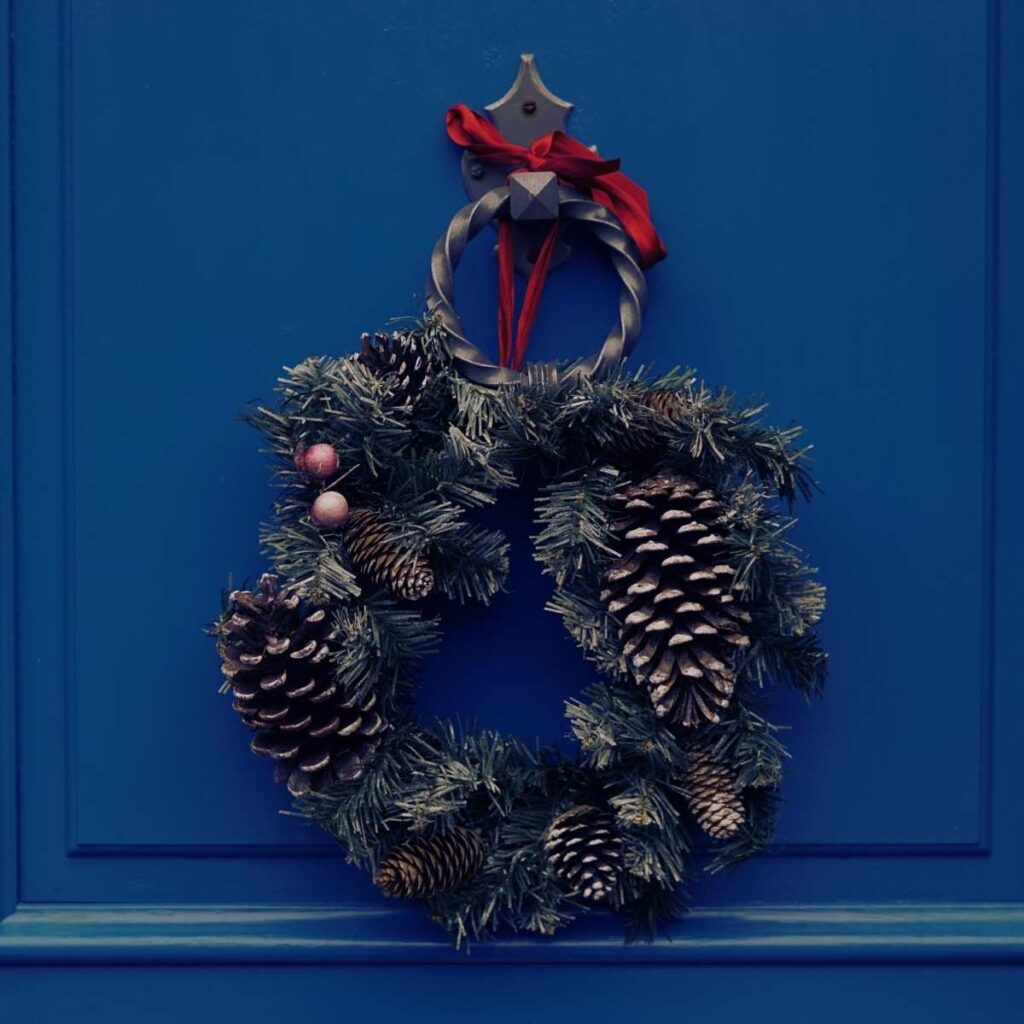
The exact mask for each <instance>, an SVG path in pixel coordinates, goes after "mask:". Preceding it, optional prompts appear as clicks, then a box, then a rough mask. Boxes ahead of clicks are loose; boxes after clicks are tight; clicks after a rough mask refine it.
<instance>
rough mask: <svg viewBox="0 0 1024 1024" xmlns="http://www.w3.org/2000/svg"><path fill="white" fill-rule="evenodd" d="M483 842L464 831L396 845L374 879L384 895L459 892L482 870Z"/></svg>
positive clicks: (403, 896) (408, 896)
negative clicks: (455, 890) (461, 887)
mask: <svg viewBox="0 0 1024 1024" xmlns="http://www.w3.org/2000/svg"><path fill="white" fill-rule="evenodd" d="M484 853H485V851H484V842H483V839H481V838H480V835H479V833H477V832H473V831H470V830H469V829H467V828H454V829H452V830H451V831H450V832H445V833H443V834H442V835H438V836H432V837H430V838H419V839H410V840H408V841H407V842H404V843H400V844H399V845H398V846H396V847H395V848H394V849H393V850H392V851H391V852H390V853H389V854H388V855H387V857H386V858H385V859H384V860H383V861H382V862H381V864H380V866H379V867H378V868H377V873H376V875H375V876H374V881H375V882H376V884H377V887H378V888H379V889H380V890H381V892H383V893H384V895H385V896H390V897H392V898H395V899H423V898H425V897H427V896H436V895H438V894H439V893H443V892H451V891H452V890H453V889H458V888H459V887H460V886H462V885H464V884H465V883H466V882H468V881H469V880H470V879H471V878H473V877H474V876H475V875H476V874H477V873H478V872H479V871H480V868H481V867H483V863H484Z"/></svg>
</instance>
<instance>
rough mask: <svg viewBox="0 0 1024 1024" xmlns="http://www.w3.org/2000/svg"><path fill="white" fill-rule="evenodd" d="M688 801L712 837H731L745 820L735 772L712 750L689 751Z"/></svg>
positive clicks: (687, 771) (686, 780) (704, 828)
mask: <svg viewBox="0 0 1024 1024" xmlns="http://www.w3.org/2000/svg"><path fill="white" fill-rule="evenodd" d="M684 787H685V795H686V803H687V805H688V806H689V808H690V813H691V814H693V816H694V817H695V818H696V819H697V824H698V825H700V827H701V828H702V829H703V830H704V831H705V832H707V834H708V835H709V836H711V838H712V839H728V838H729V836H731V835H732V834H733V833H734V832H735V831H736V830H737V829H738V828H739V827H740V825H742V824H743V822H744V821H745V820H746V812H745V811H744V808H743V799H742V797H741V796H740V787H739V783H738V782H737V780H736V774H735V772H733V770H732V769H731V768H730V767H729V766H728V765H727V764H723V763H722V762H721V761H719V760H718V759H717V758H716V757H715V756H714V754H712V753H711V751H709V750H702V749H700V748H697V749H695V750H691V751H689V752H688V765H687V770H686V776H685V780H684Z"/></svg>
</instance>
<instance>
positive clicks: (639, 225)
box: [446, 103, 668, 267]
mask: <svg viewBox="0 0 1024 1024" xmlns="http://www.w3.org/2000/svg"><path fill="white" fill-rule="evenodd" d="M446 124H447V127H448V137H449V138H450V139H451V140H452V142H454V143H455V144H456V145H457V146H462V147H463V148H464V149H468V150H469V151H470V152H471V153H472V154H473V155H474V156H478V157H479V158H480V159H481V160H483V161H485V162H486V163H489V164H502V165H509V166H513V167H523V168H526V169H527V170H530V171H554V172H555V174H557V175H558V177H559V178H560V179H561V180H562V181H563V182H565V183H567V184H569V185H571V186H573V187H574V188H578V189H579V190H580V191H581V192H585V193H587V195H589V196H590V197H591V198H592V199H593V200H594V201H595V202H598V203H600V204H601V205H602V206H605V207H607V208H608V209H609V210H610V211H611V212H612V213H614V214H615V216H616V217H618V218H619V220H620V221H622V226H623V227H624V228H625V229H626V231H627V232H628V233H629V236H630V238H632V239H633V241H634V243H635V244H636V247H637V250H638V251H639V253H640V262H641V263H642V264H643V266H644V267H650V266H653V265H654V264H655V263H657V262H658V261H659V260H663V259H664V258H665V257H666V256H667V255H668V252H667V250H666V249H665V245H664V243H663V242H662V240H661V239H660V238H659V237H658V232H657V231H655V230H654V224H653V223H652V222H651V211H650V204H649V203H648V200H647V192H646V191H645V190H644V189H643V188H641V187H640V186H639V185H638V184H637V183H636V182H635V181H633V180H632V179H631V178H627V177H626V175H625V174H623V173H622V172H621V171H620V170H619V161H618V160H617V159H616V160H605V159H603V158H602V157H600V156H598V155H597V154H596V153H594V152H592V151H591V150H589V149H587V147H586V146H584V145H583V143H582V142H580V141H579V140H577V139H574V138H573V137H572V136H571V135H566V134H565V132H551V133H550V134H549V135H545V136H543V137H542V138H539V139H537V141H536V142H533V143H531V145H530V146H529V147H526V146H517V145H515V144H514V143H512V142H509V141H508V139H506V138H505V136H504V135H502V134H501V132H499V131H498V129H497V128H496V127H495V125H494V124H493V123H492V122H491V121H489V120H488V119H487V118H486V117H484V116H483V115H482V114H478V113H476V111H475V110H470V108H469V107H467V106H466V105H465V104H464V103H457V104H456V105H455V106H454V107H451V108H450V109H449V111H448V114H447V116H446Z"/></svg>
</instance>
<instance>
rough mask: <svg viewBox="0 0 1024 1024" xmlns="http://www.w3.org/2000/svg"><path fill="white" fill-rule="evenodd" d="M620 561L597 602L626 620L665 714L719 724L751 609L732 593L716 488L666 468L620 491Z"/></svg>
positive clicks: (642, 677) (637, 668)
mask: <svg viewBox="0 0 1024 1024" xmlns="http://www.w3.org/2000/svg"><path fill="white" fill-rule="evenodd" d="M614 500H615V502H616V504H617V505H619V506H621V508H622V518H621V519H620V520H619V521H618V522H616V523H615V524H614V525H613V529H614V531H615V533H616V534H617V535H618V537H619V542H620V544H619V549H620V551H622V552H623V555H622V557H621V558H620V559H619V560H618V561H617V562H615V563H614V564H613V565H612V567H611V569H610V570H609V571H608V574H607V577H606V589H605V590H604V591H603V592H602V594H601V599H602V600H603V601H604V602H605V603H606V606H607V608H608V610H609V611H610V612H611V613H612V614H614V615H617V616H618V617H619V620H620V622H621V623H622V628H621V633H620V635H621V637H622V641H623V651H624V653H625V654H626V657H627V658H628V659H629V664H630V667H631V670H632V672H633V675H634V676H635V677H636V679H637V681H638V682H639V683H642V684H644V685H646V687H647V689H648V692H649V694H650V698H651V703H652V704H653V705H654V709H655V711H656V712H657V714H658V715H659V716H660V717H664V718H666V719H668V721H670V722H672V723H674V724H678V725H682V726H687V727H692V726H696V725H699V724H700V723H701V722H703V721H709V722H717V721H718V720H719V711H720V710H721V709H722V708H725V707H727V706H728V704H729V698H730V697H731V696H732V692H733V688H734V685H735V672H734V669H733V665H734V658H735V651H736V648H738V647H743V646H746V645H747V644H749V643H750V638H749V637H748V636H747V634H746V631H745V628H746V623H748V622H749V621H750V615H749V614H748V613H747V612H745V611H744V610H743V609H742V608H739V607H738V606H737V605H736V603H735V602H734V600H733V595H732V594H731V593H730V590H729V588H730V586H731V585H732V582H733V577H734V576H735V571H736V570H735V569H734V568H733V567H732V566H731V565H729V564H728V562H727V554H726V550H725V542H724V541H723V539H722V537H721V536H719V535H718V534H717V533H716V532H715V531H716V528H719V527H721V526H722V525H724V514H723V511H722V507H721V505H720V504H719V503H718V501H717V500H716V498H715V496H714V494H713V493H712V492H711V491H708V490H703V489H702V488H701V487H700V485H699V484H697V483H695V482H694V481H692V480H688V479H687V478H685V477H683V476H679V475H678V474H676V473H671V472H668V471H663V472H661V473H658V474H657V475H656V476H653V477H650V478H649V479H647V480H644V481H642V482H640V483H638V484H636V485H634V486H632V487H628V488H626V490H625V491H624V492H622V493H621V494H618V495H616V496H615V499H614Z"/></svg>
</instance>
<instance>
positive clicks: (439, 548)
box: [216, 321, 825, 940]
mask: <svg viewBox="0 0 1024 1024" xmlns="http://www.w3.org/2000/svg"><path fill="white" fill-rule="evenodd" d="M446 340H447V335H446V333H445V332H444V330H443V329H442V328H441V327H439V326H438V324H437V323H436V321H428V322H427V323H426V324H424V325H422V326H421V327H419V328H417V329H414V330H410V331H405V332H398V333H394V334H392V335H390V336H385V335H377V336H373V337H364V339H363V344H362V349H361V351H360V352H359V353H358V354H354V355H350V356H346V357H343V358H315V359H308V360H306V361H305V362H303V363H301V364H300V365H298V366H297V367H295V368H294V369H292V370H290V371H289V372H288V374H287V376H286V377H284V379H283V380H282V381H281V383H280V392H281V396H282V401H281V404H280V406H279V407H278V408H267V407H262V406H260V407H256V408H254V409H252V410H251V411H250V413H249V419H250V420H251V422H252V423H253V424H254V425H255V426H256V427H257V428H258V429H259V430H260V431H261V432H262V434H263V435H264V437H265V438H266V440H267V442H268V444H269V450H270V452H271V453H272V454H273V456H274V458H275V460H276V463H277V482H278V484H279V486H280V488H281V494H280V497H279V499H278V501H277V503H276V508H275V517H274V522H273V523H272V524H270V525H269V526H267V527H266V528H265V530H264V532H263V543H264V546H265V548H266V550H267V552H268V553H269V554H270V556H271V557H272V560H273V562H274V565H275V567H276V573H277V575H266V576H264V577H262V578H261V579H260V580H259V584H258V586H257V587H255V588H254V589H252V590H236V591H235V592H233V593H231V594H230V595H229V596H228V597H227V599H226V603H225V607H224V611H223V614H222V616H221V618H220V620H219V622H218V624H217V627H216V634H217V637H218V642H219V649H220V653H221V656H222V658H223V670H224V673H225V674H226V676H227V678H228V683H227V686H228V688H229V689H230V691H231V693H232V695H233V698H234V707H235V709H236V710H237V711H238V713H239V714H240V715H241V717H242V719H243V720H244V721H245V723H246V724H247V725H248V726H250V727H251V728H252V729H254V730H255V731H256V736H255V739H254V740H253V743H252V747H253V750H254V751H256V752H258V753H262V754H267V755H269V756H270V757H271V758H273V759H274V760H275V761H276V762H277V776H278V778H279V779H280V780H282V781H284V782H286V783H287V786H288V789H289V791H290V792H291V794H292V795H293V796H294V797H295V798H296V799H297V806H298V808H299V810H300V811H301V813H302V814H304V815H306V816H308V817H309V818H311V819H312V820H314V821H316V822H318V823H319V824H321V825H322V826H323V827H324V828H325V829H326V830H327V831H328V832H329V833H330V834H331V835H332V836H334V837H335V838H336V839H337V840H338V841H339V842H340V843H341V844H342V845H343V846H344V848H345V849H346V850H347V853H348V857H349V859H350V860H351V861H352V862H354V863H357V864H360V865H363V866H366V867H369V868H370V869H371V870H372V871H373V872H374V874H375V879H376V882H377V885H378V886H379V887H380V889H381V890H382V891H383V892H384V893H385V894H386V895H388V896H395V897H416V898H422V899H424V900H425V901H426V903H427V905H428V907H429V909H430V913H431V915H432V916H433V917H434V918H435V919H436V920H438V921H439V922H440V923H441V924H443V925H444V926H445V927H446V928H448V929H450V930H451V931H452V932H453V933H454V935H455V936H456V937H457V939H459V940H461V939H463V938H464V937H466V936H481V935H484V934H486V933H487V932H489V931H491V930H493V929H495V928H497V927H499V926H500V925H503V924H504V925H508V926H511V927H512V928H514V929H528V930H532V931H537V932H542V933H544V934H550V933H552V932H554V931H555V930H556V929H557V928H559V927H560V926H562V925H564V924H565V923H566V922H568V921H570V920H571V919H572V918H573V916H574V914H575V913H576V912H577V911H578V910H580V909H581V908H584V907H586V906H588V905H592V904H600V903H604V904H606V905H608V906H610V907H612V908H615V909H618V910H621V911H623V912H624V913H625V914H627V915H628V916H629V917H630V918H631V919H632V921H633V922H634V923H635V924H638V925H643V926H644V927H646V928H648V929H649V928H653V927H656V926H657V924H658V922H660V921H663V920H667V919H671V918H674V917H676V916H677V915H678V914H679V913H680V912H681V910H682V909H683V888H684V885H685V883H686V880H687V878H688V877H689V876H690V875H691V873H692V868H693V865H694V862H695V857H696V856H697V853H698V849H699V846H700V844H699V842H698V837H700V836H703V837H704V838H705V839H706V840H707V842H708V843H709V844H710V845H711V859H710V860H709V861H708V864H707V866H708V867H709V868H710V870H712V871H714V870H718V869H720V868H722V867H724V866H726V865H729V864H732V863H735V862H737V861H740V860H742V859H744V858H746V857H749V856H750V855H751V854H753V853H755V852H757V851H759V850H761V849H762V848H763V847H764V846H765V844H766V843H767V842H768V841H769V839H770V837H771V835H772V829H773V824H774V818H775V807H776V799H777V798H776V791H777V788H778V785H779V782H780V779H781V777H782V770H783V761H784V759H785V757H786V753H785V750H784V749H783V747H782V745H781V744H780V742H779V739H778V736H777V730H776V727H775V726H773V725H771V724H770V723H769V722H768V721H766V720H765V718H763V717H762V715H761V714H760V712H759V710H758V709H759V707H760V704H761V700H762V694H763V691H764V689H765V687H766V686H767V685H768V684H769V683H770V682H774V683H782V684H789V685H792V686H794V687H796V688H797V689H798V690H800V691H801V692H803V693H805V694H808V695H810V694H813V693H815V692H817V691H818V689H819V688H820V686H821V684H822V682H823V678H824V672H825V655H824V653H823V652H822V650H821V648H820V646H819V644H818V641H817V639H816V637H815V633H814V626H815V623H816V622H817V621H818V618H819V616H820V615H821V612H822V608H823V602H824V594H823V588H822V587H821V585H820V584H819V583H817V582H816V581H815V579H814V576H813V570H812V569H810V568H809V567H808V566H807V564H806V563H805V561H804V559H803V558H802V556H801V555H800V553H799V552H798V551H797V550H796V549H795V548H794V547H793V546H792V544H791V543H790V542H789V540H788V539H787V538H788V534H789V531H790V529H791V527H792V525H793V520H792V519H791V518H790V517H789V516H788V514H787V512H786V510H785V508H784V505H781V504H780V501H779V498H780V497H781V499H782V502H783V503H791V502H792V501H793V499H794V498H795V497H796V496H797V495H803V496H807V495H808V494H809V491H810V488H811V482H810V479H809V477H808V473H807V469H806V467H805V464H804V451H803V450H802V449H801V448H800V447H798V445H797V441H798V437H799V433H800V432H799V430H798V429H796V428H791V429H785V430H778V429H771V428H768V427H765V426H762V425H761V424H760V422H759V421H758V414H759V412H760V409H758V408H739V409H738V408H735V407H734V404H733V402H732V400H731V399H730V396H729V395H727V394H725V393H723V392H712V391H710V390H708V389H707V388H706V387H705V386H703V385H701V384H698V383H697V382H696V381H695V379H694V376H693V375H692V374H691V373H680V372H673V373H669V374H667V375H665V376H661V377H658V378H656V379H649V378H648V376H647V375H646V374H644V373H643V372H638V373H626V372H625V371H624V370H620V371H619V372H617V373H614V374H610V375H608V376H607V377H605V378H604V379H601V380H594V379H591V378H588V377H586V376H581V375H576V374H572V373H565V372H558V371H553V370H551V369H550V368H549V369H548V371H547V372H539V371H538V372H536V373H533V374H530V375H528V376H527V377H526V378H525V379H524V380H522V381H521V382H519V383H514V384H510V385H506V386H503V387H500V388H493V387H488V386H485V385H480V384H477V383H474V382H473V381H470V380H468V379H467V378H466V376H465V375H464V374H462V373H461V372H459V371H458V369H457V368H456V366H455V365H454V361H453V359H452V357H451V355H450V350H449V347H448V345H447V344H446ZM527 467H531V468H533V469H534V470H535V471H536V472H537V473H539V475H540V478H541V480H542V484H541V485H540V489H539V493H538V498H537V502H536V520H537V532H536V535H535V537H534V554H535V556H536V558H537V560H538V561H539V562H540V564H541V566H542V567H543V571H544V572H545V573H546V574H548V575H549V576H550V577H551V579H552V582H553V591H552V594H551V599H550V601H549V602H548V608H549V609H550V610H551V611H552V612H554V613H556V614H557V615H559V616H561V618H562V620H563V621H564V623H565V626H566V628H567V630H568V631H569V633H570V635H571V636H572V638H573V639H574V640H575V641H576V643H577V644H578V645H579V647H580V649H581V650H582V652H583V654H584V656H585V657H586V658H588V659H589V660H591V661H592V662H593V663H594V665H595V666H596V669H597V680H598V681H596V682H595V683H594V684H593V685H592V686H591V687H590V688H589V689H588V690H587V691H586V692H585V693H583V694H581V695H580V696H578V697H575V698H573V699H571V700H569V701H568V702H567V704H566V713H567V716H568V720H569V725H570V727H571V731H572V734H573V735H574V736H575V738H576V739H577V740H578V743H579V757H578V758H577V759H575V760H570V759H568V758H566V757H565V756H563V755H561V754H559V753H558V752H556V751H553V750H537V749H533V748H532V747H530V746H529V745H527V744H526V743H524V742H522V741H521V740H519V739H516V738H511V737H506V736H502V735H498V734H495V733H493V732H481V733H466V732H462V731H460V730H459V729H457V728H455V727H454V726H452V725H442V726H440V727H439V728H430V727H428V726H427V725H425V724H422V723H421V722H419V721H417V720H416V718H415V717H414V715H413V714H412V712H411V697H412V684H413V681H414V678H415V669H416V665H417V662H418V661H419V660H420V659H421V658H423V657H424V656H425V655H427V654H428V653H430V652H432V651H433V650H434V649H435V648H436V646H437V644H438V640H439V635H440V614H439V605H438V603H437V599H438V596H441V597H443V598H447V599H449V600H451V601H454V602H456V603H462V602H467V601H479V602H483V603H487V602H489V601H490V600H491V599H492V598H493V597H494V596H495V595H496V594H497V593H498V592H499V591H500V590H501V588H502V585H503V583H504V582H505V578H506V574H507V572H508V544H507V541H506V539H505V537H504V536H503V535H502V533H501V532H500V531H497V530H494V529H485V528H483V527H482V526H481V525H479V524H477V523H474V521H473V515H474V511H475V510H478V509H480V508H482V507H484V506H488V505H492V504H493V503H495V502H497V501H498V500H499V499H500V496H501V493H502V492H503V491H505V490H507V489H508V488H512V487H516V486H517V485H518V483H517V482H518V481H519V480H520V478H521V474H522V472H523V471H524V470H525V469H526V468H527ZM350 506H351V509H350Z"/></svg>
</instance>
